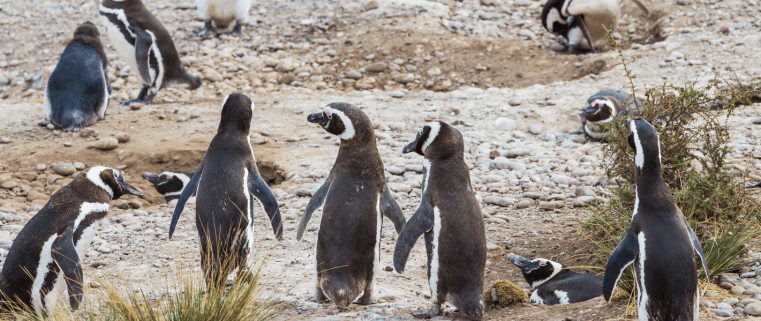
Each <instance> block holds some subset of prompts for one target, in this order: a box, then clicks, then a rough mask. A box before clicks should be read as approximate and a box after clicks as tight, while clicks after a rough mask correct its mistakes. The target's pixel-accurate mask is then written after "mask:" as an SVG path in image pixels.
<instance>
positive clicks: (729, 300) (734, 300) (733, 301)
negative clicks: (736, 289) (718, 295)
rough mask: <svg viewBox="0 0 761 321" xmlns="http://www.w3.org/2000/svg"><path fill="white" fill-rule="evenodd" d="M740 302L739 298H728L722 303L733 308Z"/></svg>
mask: <svg viewBox="0 0 761 321" xmlns="http://www.w3.org/2000/svg"><path fill="white" fill-rule="evenodd" d="M739 302H740V300H739V299H737V298H726V299H724V300H723V301H721V303H725V304H729V305H732V306H734V305H736V304H737V303H739Z"/></svg>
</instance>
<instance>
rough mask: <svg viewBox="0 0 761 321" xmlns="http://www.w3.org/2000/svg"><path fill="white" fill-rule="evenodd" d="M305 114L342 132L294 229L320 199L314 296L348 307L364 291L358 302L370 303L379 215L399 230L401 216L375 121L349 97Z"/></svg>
mask: <svg viewBox="0 0 761 321" xmlns="http://www.w3.org/2000/svg"><path fill="white" fill-rule="evenodd" d="M307 120H308V121H309V122H310V123H317V124H319V125H320V126H322V128H324V129H325V130H326V131H327V132H329V133H331V134H333V135H336V136H338V137H339V138H341V146H340V147H339V149H338V156H337V157H336V163H335V165H334V166H333V169H331V171H330V175H329V176H328V179H327V180H325V183H324V184H323V185H322V186H321V187H320V188H319V189H318V190H317V192H316V193H315V194H314V195H313V196H312V199H311V200H310V201H309V204H308V205H307V208H306V211H305V213H304V217H302V218H301V223H300V224H299V228H298V230H297V232H296V238H297V239H298V240H301V238H302V237H303V236H304V230H305V229H306V226H307V223H309V219H310V218H312V213H313V212H314V210H316V209H317V208H319V207H320V206H323V204H324V206H323V210H322V221H321V222H320V228H319V230H318V231H317V239H316V240H315V242H314V244H315V246H314V252H315V253H314V255H315V256H314V268H315V294H314V298H315V301H317V302H324V301H326V299H330V300H333V303H334V304H335V305H336V306H338V307H340V308H346V307H348V306H349V304H350V303H351V302H352V301H354V300H355V299H357V297H359V296H360V295H362V298H361V299H360V300H359V302H358V303H359V304H372V303H374V300H373V288H374V287H375V279H376V277H377V273H378V271H379V268H380V262H379V261H380V237H381V226H382V225H383V217H382V216H381V215H384V216H386V217H388V218H389V219H390V220H391V222H393V224H394V228H395V229H396V232H397V233H398V232H399V231H400V230H401V229H402V226H404V222H405V219H404V215H403V214H402V209H401V208H400V207H399V204H397V203H396V200H394V198H393V196H391V191H390V190H389V188H388V185H387V184H386V178H385V177H384V171H383V161H382V160H381V157H380V153H378V147H377V145H376V143H375V131H374V129H373V125H372V123H371V122H370V119H369V118H368V117H367V115H365V113H364V112H362V110H360V109H359V108H357V107H355V106H354V105H351V104H347V103H332V104H330V105H328V106H327V107H325V110H324V111H323V112H321V113H315V114H311V115H309V117H307Z"/></svg>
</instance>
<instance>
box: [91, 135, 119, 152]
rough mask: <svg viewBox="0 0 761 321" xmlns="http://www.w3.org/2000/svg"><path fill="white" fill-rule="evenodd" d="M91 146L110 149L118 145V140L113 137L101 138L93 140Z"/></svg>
mask: <svg viewBox="0 0 761 321" xmlns="http://www.w3.org/2000/svg"><path fill="white" fill-rule="evenodd" d="M93 147H95V148H96V149H100V150H112V149H114V148H116V147H119V141H118V140H116V138H113V137H108V138H102V139H99V140H98V141H97V142H95V144H94V145H93Z"/></svg>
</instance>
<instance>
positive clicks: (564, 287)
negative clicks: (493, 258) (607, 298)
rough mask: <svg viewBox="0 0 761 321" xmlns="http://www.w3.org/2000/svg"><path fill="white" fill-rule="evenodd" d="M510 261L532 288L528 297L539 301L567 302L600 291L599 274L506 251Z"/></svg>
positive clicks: (535, 301) (551, 302) (599, 292)
mask: <svg viewBox="0 0 761 321" xmlns="http://www.w3.org/2000/svg"><path fill="white" fill-rule="evenodd" d="M507 259H508V260H510V262H512V263H513V264H515V266H517V267H518V268H520V269H521V272H522V273H523V278H525V279H526V282H528V284H529V285H530V286H531V287H532V288H533V289H534V291H533V292H532V293H531V297H530V298H529V301H530V302H531V303H538V304H541V305H555V304H569V303H576V302H582V301H587V300H591V299H594V298H596V297H599V296H601V295H602V277H601V276H597V275H591V274H584V273H576V272H573V271H571V270H568V269H564V268H565V266H564V265H563V264H560V263H558V262H555V261H551V260H547V259H542V258H537V259H534V260H531V261H529V260H527V259H525V258H523V257H521V256H518V255H515V254H510V255H509V256H508V257H507Z"/></svg>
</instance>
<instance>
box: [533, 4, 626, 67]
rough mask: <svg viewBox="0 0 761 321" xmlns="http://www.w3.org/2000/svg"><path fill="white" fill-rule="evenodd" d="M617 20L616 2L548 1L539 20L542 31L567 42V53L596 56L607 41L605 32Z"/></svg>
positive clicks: (618, 9)
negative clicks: (592, 54) (585, 52)
mask: <svg viewBox="0 0 761 321" xmlns="http://www.w3.org/2000/svg"><path fill="white" fill-rule="evenodd" d="M620 17H621V7H620V5H619V2H618V0H549V1H547V2H546V3H545V4H544V8H543V9H542V16H541V19H542V25H543V26H544V28H545V29H547V30H548V31H550V32H552V33H554V34H556V35H560V36H563V37H565V38H566V39H568V53H569V54H575V53H578V52H579V49H581V50H584V51H591V52H598V51H599V47H600V46H602V45H604V44H605V42H606V41H607V40H608V36H607V31H606V30H605V28H611V26H612V25H613V20H614V19H616V18H620ZM614 27H615V26H614Z"/></svg>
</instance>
